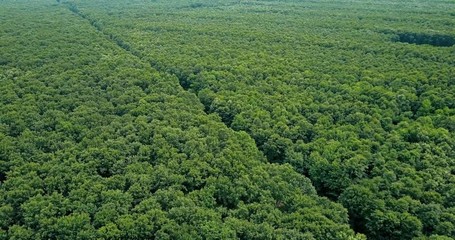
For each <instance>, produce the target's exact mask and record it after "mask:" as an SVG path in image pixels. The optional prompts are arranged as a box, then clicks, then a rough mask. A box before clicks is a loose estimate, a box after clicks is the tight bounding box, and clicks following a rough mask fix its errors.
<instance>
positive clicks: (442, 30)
mask: <svg viewBox="0 0 455 240" xmlns="http://www.w3.org/2000/svg"><path fill="white" fill-rule="evenodd" d="M72 4H76V5H77V6H78V8H79V10H80V11H81V12H82V13H84V14H85V15H86V16H87V17H88V18H89V19H91V21H96V22H97V24H98V25H99V26H100V30H101V31H102V32H103V33H104V34H107V35H110V36H115V37H116V38H117V39H122V41H123V42H124V43H126V44H128V46H130V48H131V49H130V51H131V52H132V53H134V54H135V55H136V56H138V57H139V58H140V59H142V60H143V61H146V62H149V63H150V64H151V65H152V66H153V67H154V68H156V69H158V70H159V71H161V72H167V73H168V74H172V75H175V76H176V77H177V78H178V79H179V82H180V84H181V86H183V87H184V88H185V89H187V90H188V91H189V92H192V93H195V94H197V96H198V98H199V100H200V102H201V103H202V104H203V105H204V110H205V112H207V113H209V114H210V115H212V114H216V115H218V116H219V117H220V119H221V120H222V122H223V123H225V124H226V125H227V126H228V127H230V128H232V129H233V130H235V131H236V132H246V133H248V134H249V135H250V136H251V137H252V138H253V139H254V140H255V143H256V145H257V147H258V148H259V150H260V151H261V152H262V153H263V154H264V155H265V156H266V158H267V159H268V161H269V162H271V163H278V164H290V165H292V166H293V168H294V169H295V170H296V171H297V172H299V173H300V174H302V175H303V176H306V177H308V178H309V179H310V180H311V182H312V184H313V186H314V187H315V188H316V190H317V192H318V194H320V195H322V196H326V197H328V198H329V199H331V200H332V201H334V202H338V203H341V204H342V205H343V206H344V207H345V208H346V209H347V210H348V212H349V218H350V223H351V226H352V228H353V229H354V230H356V231H358V232H361V233H365V234H366V235H367V236H368V237H369V238H371V239H413V238H417V239H427V238H430V239H451V238H454V237H455V205H454V202H455V199H454V196H455V128H454V126H455V102H454V99H455V87H454V84H455V81H454V79H455V58H454V56H455V48H454V47H453V46H451V45H453V44H439V43H450V41H451V39H453V38H454V36H455V32H454V29H455V20H454V18H453V14H451V13H450V9H453V7H454V4H453V3H451V2H447V1H431V2H429V1H423V0H422V1H420V0H419V1H400V2H398V1H381V2H377V1H362V2H352V1H335V2H334V1H318V2H299V1H240V2H238V1H223V2H209V1H198V2H194V1H184V0H182V1H172V3H168V2H164V1H156V2H153V3H149V4H146V5H143V4H142V3H140V1H131V2H128V3H124V2H121V1H108V2H107V1H106V2H104V1H101V2H96V3H95V2H92V1H85V0H77V1H72ZM425 39H426V40H425ZM424 40H425V41H424ZM413 43H416V44H413ZM285 166H286V165H285ZM321 239H324V237H322V238H321Z"/></svg>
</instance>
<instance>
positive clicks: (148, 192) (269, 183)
mask: <svg viewBox="0 0 455 240" xmlns="http://www.w3.org/2000/svg"><path fill="white" fill-rule="evenodd" d="M73 10H74V9H73ZM0 16H1V17H0V18H1V21H0V35H1V36H2V38H1V40H0V59H1V60H0V63H1V64H0V82H1V84H0V239H365V237H364V236H363V235H362V234H355V233H354V231H353V230H352V229H351V228H350V227H349V224H348V211H347V210H346V209H345V208H344V207H343V206H342V205H341V204H339V203H335V202H333V201H330V200H329V199H328V198H325V197H320V196H318V195H317V193H316V190H315V188H314V187H313V186H312V184H311V181H310V180H309V179H308V178H306V177H304V176H303V175H301V174H299V173H298V172H296V171H295V170H294V169H293V168H292V167H291V166H290V165H288V164H283V165H280V164H271V163H268V162H267V160H266V157H265V156H264V154H263V153H262V152H261V151H259V150H258V148H257V147H256V144H255V142H254V140H253V139H252V138H251V137H250V136H249V135H248V134H247V133H245V132H241V131H234V130H232V129H229V128H228V127H227V126H226V125H225V124H224V123H222V121H221V117H220V116H219V115H218V114H215V113H214V114H207V113H205V112H204V105H203V104H201V103H200V101H199V98H198V97H197V96H196V95H195V94H194V93H190V92H188V91H185V90H184V89H183V88H182V87H181V86H180V85H179V81H178V78H177V77H176V76H174V75H172V74H169V73H165V72H158V71H156V70H155V69H153V68H151V67H150V64H149V63H147V62H145V61H143V60H141V59H139V58H137V57H136V56H134V54H131V53H130V52H128V51H126V50H125V49H124V48H121V47H119V46H118V43H119V42H118V41H113V39H114V38H113V37H109V36H108V35H104V34H103V33H102V32H99V31H98V30H97V29H96V28H94V27H92V25H91V24H93V22H92V23H91V22H89V21H87V20H86V19H84V18H81V17H80V16H79V15H77V14H74V13H73V12H71V11H70V10H69V9H68V7H67V6H66V5H63V4H58V3H56V2H55V1H45V0H42V1H32V2H30V1H2V2H0Z"/></svg>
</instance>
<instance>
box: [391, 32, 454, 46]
mask: <svg viewBox="0 0 455 240" xmlns="http://www.w3.org/2000/svg"><path fill="white" fill-rule="evenodd" d="M397 41H400V42H405V43H414V44H430V45H433V46H439V47H450V46H453V45H455V37H453V36H449V35H441V34H434V35H430V34H422V33H420V34H419V33H399V34H398V39H397Z"/></svg>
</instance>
